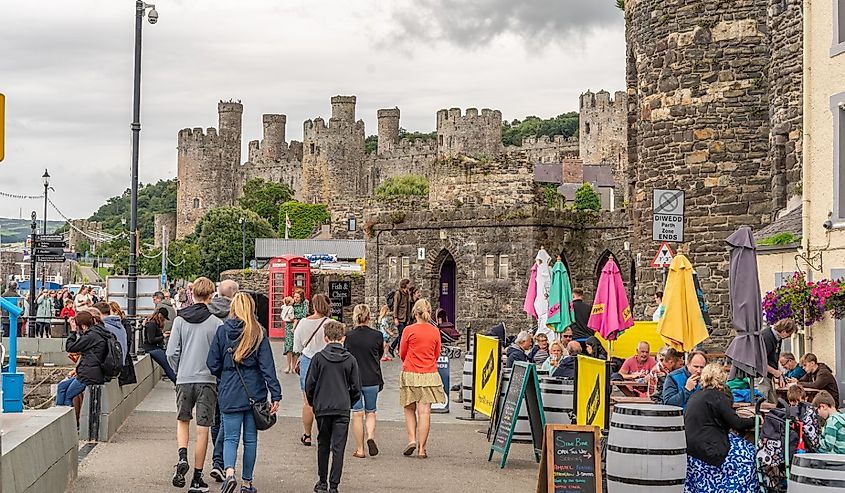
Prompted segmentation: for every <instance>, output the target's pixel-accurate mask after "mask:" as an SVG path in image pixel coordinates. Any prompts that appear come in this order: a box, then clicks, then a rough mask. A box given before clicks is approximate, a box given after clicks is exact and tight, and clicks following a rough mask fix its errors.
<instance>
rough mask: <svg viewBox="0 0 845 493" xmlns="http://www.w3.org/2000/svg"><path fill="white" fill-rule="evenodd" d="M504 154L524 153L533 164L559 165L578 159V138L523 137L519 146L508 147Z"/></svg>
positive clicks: (561, 136)
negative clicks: (565, 161)
mask: <svg viewBox="0 0 845 493" xmlns="http://www.w3.org/2000/svg"><path fill="white" fill-rule="evenodd" d="M505 152H509V153H510V152H516V153H519V152H525V153H526V155H527V156H528V159H529V160H531V161H533V162H535V163H561V162H563V161H564V160H566V159H573V158H577V157H578V155H579V151H578V138H577V137H569V138H567V137H564V136H563V135H555V136H554V137H552V138H549V136H548V135H543V136H541V137H525V138H523V139H522V145H521V146H508V147H506V148H505Z"/></svg>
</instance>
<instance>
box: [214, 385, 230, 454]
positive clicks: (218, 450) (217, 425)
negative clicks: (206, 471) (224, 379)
mask: <svg viewBox="0 0 845 493" xmlns="http://www.w3.org/2000/svg"><path fill="white" fill-rule="evenodd" d="M217 385H218V387H219V386H220V382H219V381H218V382H217ZM215 411H216V412H215V413H214V424H213V425H211V443H212V445H213V446H214V451H213V452H212V454H211V467H217V468H219V469H221V470H222V469H223V437H224V436H225V433H226V432H224V431H223V417H222V416H221V415H220V404H219V403H218V405H217V408H216V409H215Z"/></svg>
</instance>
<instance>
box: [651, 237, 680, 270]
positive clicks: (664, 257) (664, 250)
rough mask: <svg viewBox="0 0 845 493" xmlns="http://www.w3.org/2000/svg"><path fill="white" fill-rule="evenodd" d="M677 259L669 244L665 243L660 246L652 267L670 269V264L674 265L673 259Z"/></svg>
mask: <svg viewBox="0 0 845 493" xmlns="http://www.w3.org/2000/svg"><path fill="white" fill-rule="evenodd" d="M673 258H675V253H674V252H673V251H672V249H671V248H669V244H668V243H666V242H664V243H663V244H662V245H660V248H658V249H657V255H655V256H654V260H652V261H651V266H652V267H669V264H671V263H672V259H673Z"/></svg>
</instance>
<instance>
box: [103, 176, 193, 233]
mask: <svg viewBox="0 0 845 493" xmlns="http://www.w3.org/2000/svg"><path fill="white" fill-rule="evenodd" d="M177 188H178V183H177V181H176V179H175V178H174V179H171V180H159V181H158V182H157V183H154V184H149V185H141V186H140V188H139V189H138V230H139V231H140V232H141V238H142V239H147V240H149V239H151V238H152V237H153V234H155V220H154V218H155V215H156V214H160V213H162V212H176V189H177ZM129 199H130V197H129V189H128V188H127V189H126V190H125V191H124V192H123V193H122V194H121V195H117V196H114V197H112V198H110V199H108V200H107V201H106V203H105V204H103V205H102V206H100V208H99V209H97V212H95V213H94V214H93V215H92V216H91V217H90V218H88V219H89V220H90V221H99V222H101V223H102V225H103V231H105V232H107V233H111V234H115V235H116V234H120V233H123V232H125V231H126V230H127V229H128V228H129V205H130V204H129ZM124 222H125V223H126V224H125V225H124Z"/></svg>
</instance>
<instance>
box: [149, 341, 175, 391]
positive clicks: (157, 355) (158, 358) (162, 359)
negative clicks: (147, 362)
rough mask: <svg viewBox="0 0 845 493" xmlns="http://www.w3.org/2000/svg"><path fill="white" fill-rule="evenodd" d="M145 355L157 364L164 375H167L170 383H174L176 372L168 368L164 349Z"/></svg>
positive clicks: (151, 351) (154, 350)
mask: <svg viewBox="0 0 845 493" xmlns="http://www.w3.org/2000/svg"><path fill="white" fill-rule="evenodd" d="M147 354H149V355H150V358H152V359H153V361H155V362H156V363H158V366H160V367H161V369H162V370H164V374H165V375H167V378H169V379H170V381H171V382H173V383H176V372H175V371H173V368H171V367H170V363H168V362H167V354H166V353H165V352H164V349H152V350H150V351H147Z"/></svg>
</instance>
